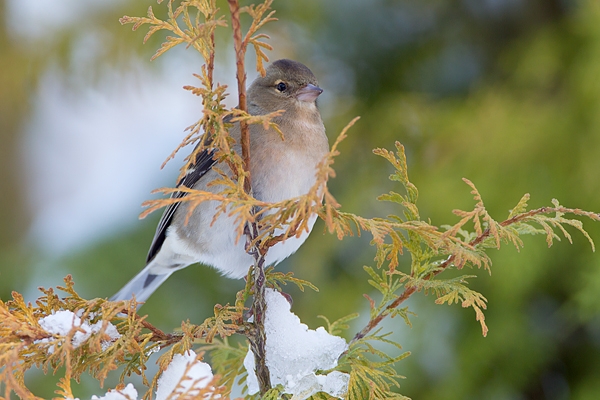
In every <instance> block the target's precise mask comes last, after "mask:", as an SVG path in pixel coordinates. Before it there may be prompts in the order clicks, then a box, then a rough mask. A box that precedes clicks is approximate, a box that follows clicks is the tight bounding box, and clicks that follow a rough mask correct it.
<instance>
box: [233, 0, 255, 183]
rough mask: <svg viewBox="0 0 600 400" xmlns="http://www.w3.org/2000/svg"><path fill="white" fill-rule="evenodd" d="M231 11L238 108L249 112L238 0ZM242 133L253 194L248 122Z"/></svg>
mask: <svg viewBox="0 0 600 400" xmlns="http://www.w3.org/2000/svg"><path fill="white" fill-rule="evenodd" d="M227 2H228V3H229V11H230V12H231V28H232V29H233V47H234V49H235V64H236V78H237V84H238V99H239V104H238V108H239V109H240V110H242V111H244V112H247V111H248V105H247V103H246V70H245V67H244V59H245V56H246V45H245V42H243V41H242V25H241V24H240V5H239V4H238V0H227ZM240 131H241V137H242V143H241V145H242V159H243V160H244V171H245V172H246V173H247V176H246V180H245V181H244V190H245V191H246V193H250V192H251V188H252V185H251V180H250V130H249V129H248V124H247V123H246V121H243V120H242V121H240Z"/></svg>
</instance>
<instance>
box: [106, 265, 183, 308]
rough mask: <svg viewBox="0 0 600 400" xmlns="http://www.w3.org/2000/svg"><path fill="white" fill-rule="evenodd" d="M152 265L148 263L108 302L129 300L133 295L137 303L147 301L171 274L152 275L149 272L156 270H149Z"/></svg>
mask: <svg viewBox="0 0 600 400" xmlns="http://www.w3.org/2000/svg"><path fill="white" fill-rule="evenodd" d="M152 264H153V263H149V264H148V265H147V266H146V268H144V269H143V270H142V271H141V272H140V273H139V274H137V275H136V276H135V277H134V278H133V279H132V280H130V281H129V282H128V283H127V284H126V285H125V286H123V288H122V289H121V290H119V291H118V292H117V293H116V294H115V295H114V296H113V297H111V298H110V300H111V301H119V300H131V299H132V298H133V296H134V295H135V300H136V301H137V302H144V301H146V300H148V297H150V295H151V294H152V293H154V291H155V290H156V289H158V287H159V286H160V285H161V284H162V283H163V282H164V281H165V280H167V278H168V277H169V276H170V275H171V274H172V272H171V271H169V272H167V273H164V274H156V273H153V272H151V270H152V269H156V268H151V267H153V265H152ZM173 272H174V271H173Z"/></svg>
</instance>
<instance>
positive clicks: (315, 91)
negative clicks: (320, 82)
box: [296, 83, 323, 102]
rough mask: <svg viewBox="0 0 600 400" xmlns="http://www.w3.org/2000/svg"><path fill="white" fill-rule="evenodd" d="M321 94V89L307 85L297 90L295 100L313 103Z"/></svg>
mask: <svg viewBox="0 0 600 400" xmlns="http://www.w3.org/2000/svg"><path fill="white" fill-rule="evenodd" d="M321 93H323V89H321V88H320V87H318V86H315V85H311V84H310V83H308V84H307V85H306V86H304V87H303V88H300V90H298V94H297V95H296V98H297V99H298V100H300V101H306V102H313V101H315V100H316V99H317V97H319V95H320V94H321Z"/></svg>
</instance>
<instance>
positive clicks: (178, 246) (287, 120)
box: [111, 59, 329, 302]
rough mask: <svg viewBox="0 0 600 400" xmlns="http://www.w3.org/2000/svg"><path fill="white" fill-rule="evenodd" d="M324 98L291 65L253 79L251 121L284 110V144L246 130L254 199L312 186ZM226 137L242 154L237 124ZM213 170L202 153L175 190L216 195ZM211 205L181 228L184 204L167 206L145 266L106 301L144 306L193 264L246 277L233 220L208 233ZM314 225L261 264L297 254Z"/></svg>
mask: <svg viewBox="0 0 600 400" xmlns="http://www.w3.org/2000/svg"><path fill="white" fill-rule="evenodd" d="M322 92H323V90H322V89H321V88H319V86H318V83H317V79H316V78H315V76H314V75H313V73H312V72H311V71H310V69H308V68H307V67H306V66H305V65H303V64H301V63H299V62H296V61H292V60H285V59H283V60H277V61H275V62H273V63H272V64H271V65H270V66H269V67H268V68H267V70H266V76H265V77H260V76H259V77H258V78H257V79H256V80H254V82H252V84H251V86H250V88H249V89H248V92H247V102H248V112H249V113H250V114H252V115H264V114H268V113H272V112H274V111H277V110H285V112H284V113H283V114H282V115H280V116H278V117H275V118H274V119H273V120H272V121H273V122H275V123H276V124H277V125H278V126H279V127H280V129H281V131H282V132H283V134H284V137H285V138H284V140H282V139H281V136H280V135H279V133H278V132H277V131H275V129H265V128H264V127H263V125H262V124H251V125H249V129H250V157H251V159H250V174H251V178H252V190H253V195H254V197H255V198H256V199H258V200H261V201H264V202H271V203H275V202H279V201H283V200H287V199H290V198H293V197H296V196H301V195H303V194H306V193H307V192H308V191H309V189H310V188H311V187H312V186H313V185H314V183H315V180H316V178H315V173H316V166H317V164H318V163H319V161H321V160H322V159H323V157H324V156H325V154H326V153H327V152H328V150H329V144H328V141H327V136H326V135H325V127H324V126H323V121H322V120H321V115H320V113H319V110H318V108H317V103H316V101H317V97H319V95H320V94H321V93H322ZM229 135H230V136H231V137H233V138H234V139H235V141H236V145H235V146H234V148H235V149H236V151H238V152H239V153H241V147H240V144H239V143H240V136H241V133H240V126H239V123H236V124H234V125H233V127H232V128H230V130H229ZM214 166H218V167H219V168H220V169H221V170H226V167H225V166H223V165H220V164H219V163H217V160H215V159H214V158H213V151H211V150H210V149H206V150H204V151H203V152H202V153H200V154H199V155H198V156H197V157H196V161H195V163H194V164H193V166H192V167H191V168H189V169H188V171H187V172H186V175H185V176H184V177H183V178H182V179H181V181H180V182H179V183H178V185H177V186H178V187H180V186H185V187H188V188H194V189H198V190H204V191H211V192H214V193H218V192H219V191H221V190H222V187H221V188H220V187H219V186H207V185H208V183H210V182H211V181H213V180H214V179H216V178H219V177H220V176H219V174H218V173H217V172H216V171H214V170H213V167H214ZM185 195H186V194H185V193H183V192H177V193H175V194H173V196H174V197H183V196H185ZM217 205H218V204H217V203H216V202H215V201H205V202H203V203H201V204H200V205H198V206H197V207H196V208H195V209H194V210H193V211H192V214H191V216H190V217H189V219H188V221H187V223H186V216H187V214H188V209H189V208H188V207H189V204H188V203H187V202H181V203H175V204H172V205H170V206H168V207H167V208H166V209H165V211H164V214H163V216H162V218H161V220H160V222H159V224H158V227H157V229H156V234H155V235H154V239H153V241H152V244H151V245H150V251H149V252H148V257H147V264H146V267H145V268H144V269H143V270H142V271H141V272H140V273H139V274H137V275H136V276H135V277H134V278H133V279H132V280H131V281H129V283H127V284H126V285H125V286H124V287H123V288H122V289H121V290H120V291H119V292H118V293H117V294H115V295H114V296H113V297H112V298H111V300H127V299H131V298H132V296H133V295H135V298H136V300H137V301H140V302H143V301H146V300H147V299H148V297H149V296H150V295H151V294H152V293H153V292H154V291H155V290H156V289H157V288H158V287H159V286H160V285H161V284H162V283H163V282H164V281H165V280H166V279H167V278H168V277H169V276H170V275H171V274H172V273H173V272H175V271H177V270H179V269H182V268H185V267H187V266H188V265H190V264H194V263H202V264H205V265H209V266H212V267H214V268H216V269H217V270H218V271H220V272H221V273H222V274H223V275H225V276H228V277H231V278H241V277H243V276H245V275H246V273H247V272H248V269H249V268H250V266H251V265H252V264H253V263H254V258H253V257H252V256H251V255H249V254H248V253H247V252H246V250H245V241H244V240H239V241H237V243H236V238H237V232H236V225H235V223H234V217H230V216H227V215H224V214H221V215H220V216H219V217H218V218H217V220H216V221H215V223H214V224H212V226H211V222H212V220H213V217H214V215H215V212H216V207H217ZM315 220H316V216H312V217H311V218H310V221H309V224H308V226H309V232H303V233H302V235H301V236H300V237H290V238H288V239H287V240H285V241H283V242H280V243H277V244H275V245H274V246H273V247H271V248H270V249H269V251H268V252H267V254H266V256H265V263H266V265H275V264H277V263H279V262H280V261H282V260H284V259H285V258H287V257H288V256H290V255H291V254H293V253H294V252H295V251H296V250H298V248H299V247H300V246H301V245H302V243H304V241H305V240H306V238H307V237H308V234H309V233H310V230H312V227H313V225H314V223H315Z"/></svg>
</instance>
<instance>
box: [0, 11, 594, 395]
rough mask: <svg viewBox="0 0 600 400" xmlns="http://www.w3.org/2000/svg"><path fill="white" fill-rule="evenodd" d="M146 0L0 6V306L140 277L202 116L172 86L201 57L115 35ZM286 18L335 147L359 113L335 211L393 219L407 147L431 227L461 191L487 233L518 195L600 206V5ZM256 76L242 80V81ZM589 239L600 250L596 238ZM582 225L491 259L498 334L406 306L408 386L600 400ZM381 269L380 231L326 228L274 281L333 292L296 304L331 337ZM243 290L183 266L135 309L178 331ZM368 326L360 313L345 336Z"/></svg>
mask: <svg viewBox="0 0 600 400" xmlns="http://www.w3.org/2000/svg"><path fill="white" fill-rule="evenodd" d="M149 5H153V6H154V9H155V13H156V14H157V15H163V16H164V14H165V12H164V10H165V6H164V5H160V6H156V3H155V2H154V1H146V0H144V1H140V0H137V1H132V0H120V1H117V0H105V1H97V0H62V1H60V2H57V1H50V0H4V1H0V16H1V18H0V143H1V145H0V201H1V207H0V221H1V223H0V298H1V299H2V300H7V299H9V298H10V293H11V291H12V290H16V291H18V292H21V293H23V294H24V295H25V296H26V299H27V300H29V301H33V300H34V299H35V298H36V297H37V289H36V288H37V287H39V286H44V287H49V286H56V285H58V284H60V283H61V282H62V278H63V277H64V276H65V275H66V274H72V275H73V277H74V280H75V282H76V288H77V289H78V291H79V292H80V294H82V295H83V296H85V297H88V298H93V297H108V296H110V295H112V294H113V293H114V292H115V291H116V290H117V289H119V288H120V287H121V285H123V284H124V283H125V282H126V281H127V280H128V279H130V277H132V276H133V275H134V274H135V273H136V272H137V271H138V270H139V269H140V268H141V267H142V266H143V263H144V259H145V255H146V251H147V248H148V246H149V243H150V241H151V238H152V236H153V231H154V228H155V225H156V222H157V220H158V218H159V215H158V214H156V215H153V216H151V217H149V218H147V219H146V220H142V221H139V220H138V218H137V216H138V214H139V213H140V211H141V207H140V203H141V202H142V201H143V200H145V199H148V198H151V197H152V196H153V195H151V194H150V191H151V190H152V189H153V188H156V187H161V186H168V185H172V184H173V182H174V179H175V177H176V175H177V170H178V168H179V166H180V164H181V160H182V158H183V156H184V154H182V155H179V156H178V158H177V159H176V160H174V161H172V162H170V163H169V164H168V165H167V167H166V168H165V169H163V170H160V165H161V163H162V161H163V160H164V159H165V158H166V157H167V156H168V154H170V152H171V151H172V149H173V148H174V147H175V146H176V145H177V144H178V142H179V141H180V139H181V138H182V136H183V130H184V128H185V127H186V126H188V125H190V124H191V123H193V122H194V121H195V120H197V119H198V118H199V113H200V110H201V104H200V102H199V99H198V98H195V97H194V96H192V95H191V94H189V93H187V92H185V91H184V90H182V89H181V87H182V86H183V85H185V84H193V83H194V79H195V78H193V77H192V75H191V74H192V73H193V72H197V71H199V69H200V65H201V59H200V57H199V56H198V55H197V54H194V53H193V50H191V49H189V50H186V49H185V48H183V47H182V48H177V49H175V50H174V51H170V52H168V53H167V54H166V55H165V56H162V57H160V58H159V59H158V60H156V61H153V62H150V61H149V58H150V56H151V55H152V54H153V53H154V51H155V50H156V48H157V47H158V45H159V43H160V40H161V39H162V38H164V35H160V34H158V35H156V36H155V37H154V38H153V39H151V40H150V41H149V42H148V43H147V44H145V45H142V38H143V36H144V34H145V29H143V28H142V29H140V31H137V32H134V33H132V32H131V28H130V26H121V25H120V24H119V23H118V18H119V17H121V16H122V15H132V16H142V15H144V14H145V13H146V10H147V8H148V6H149ZM220 6H221V8H222V9H223V10H226V9H227V5H226V2H224V1H223V2H222V4H221V5H220ZM274 7H275V9H277V15H276V16H277V17H278V18H279V22H276V23H273V24H271V25H270V26H269V27H268V29H267V30H266V31H267V32H268V33H269V34H270V35H271V37H272V41H271V43H272V44H273V45H274V46H275V50H274V51H273V52H272V53H271V54H270V57H271V58H272V59H277V58H282V57H288V58H294V59H297V60H299V61H302V62H304V63H305V64H307V65H308V66H310V67H311V69H312V70H313V71H314V72H315V74H316V75H317V76H318V77H319V79H320V84H321V86H322V87H323V88H324V89H325V93H324V94H323V95H322V97H321V99H320V106H321V109H322V113H323V116H324V119H325V124H326V126H327V129H328V132H329V136H330V138H334V137H335V136H336V135H337V133H338V132H339V131H340V129H341V127H343V126H344V125H345V124H346V123H347V122H348V121H349V120H350V119H351V118H352V117H354V116H356V115H360V116H362V119H361V120H360V121H359V122H358V123H357V125H356V126H355V127H354V128H352V130H351V131H350V135H349V138H348V139H347V140H346V141H344V142H343V144H342V145H341V148H340V150H341V152H342V154H341V155H340V156H339V158H338V160H337V162H336V165H335V167H336V170H337V178H336V179H335V180H334V181H333V182H332V183H331V191H332V192H333V193H334V195H335V196H336V197H337V199H338V200H339V202H340V203H341V204H342V205H343V209H345V210H347V211H351V212H354V213H358V214H361V215H364V216H369V217H371V216H385V215H387V214H389V213H400V212H401V210H396V209H394V208H392V207H391V206H390V205H388V204H381V203H378V202H377V201H376V200H375V197H376V196H377V195H378V194H380V193H384V192H387V191H389V190H399V188H397V187H396V186H395V185H394V184H393V183H392V182H390V181H388V180H387V175H388V174H389V173H390V167H389V166H388V165H386V162H385V161H383V160H382V159H379V158H377V157H376V156H374V155H372V154H371V149H372V148H374V147H386V148H390V149H392V148H393V144H394V141H395V140H399V141H401V142H402V143H403V144H404V145H405V146H406V149H407V155H408V162H409V166H410V176H411V179H412V181H413V182H414V183H415V184H416V185H417V187H418V188H419V190H420V199H419V205H420V209H421V215H422V216H423V217H424V218H430V219H431V221H432V223H434V224H437V225H441V224H452V223H454V222H456V220H457V218H456V217H454V216H453V215H452V214H451V210H452V209H455V208H461V209H469V208H470V207H472V205H473V200H472V196H471V195H470V194H469V188H468V187H467V186H466V185H465V184H464V183H463V182H462V181H461V178H462V177H467V178H469V179H471V180H472V181H473V182H474V183H475V184H476V185H477V187H478V188H479V190H480V192H481V193H482V195H483V197H484V200H485V202H486V205H487V207H488V209H489V211H490V212H491V213H492V215H494V216H495V217H496V219H503V218H504V217H505V216H506V215H507V212H508V210H509V209H510V208H512V207H513V206H514V205H515V204H516V202H517V201H518V200H519V198H520V197H521V196H522V195H523V194H524V193H526V192H529V193H531V196H532V200H531V202H530V204H531V206H532V207H539V206H542V205H547V204H550V200H551V199H552V198H554V197H556V198H558V199H559V200H560V201H561V202H562V203H563V204H564V205H566V206H569V207H579V208H583V209H588V210H592V211H600V200H599V199H600V177H599V173H600V2H598V1H597V0H581V1H577V0H445V1H440V0H420V1H409V0H396V1H392V0H373V1H360V0H329V1H321V0H304V1H302V2H299V1H298V2H296V1H294V2H292V1H281V0H280V1H276V2H275V4H274ZM229 36H230V33H229V31H228V30H227V29H221V31H220V33H219V36H218V42H219V46H220V53H219V54H218V57H217V63H218V68H217V71H216V78H217V80H218V81H220V82H223V83H228V84H229V85H230V87H235V85H234V81H233V73H232V72H233V64H234V63H233V57H232V51H231V50H230V49H229V47H230V45H231V43H230V39H229ZM250 62H251V60H250ZM255 75H256V74H255V73H254V72H253V71H251V70H250V71H249V80H251V79H253V78H254V76H255ZM233 97H234V96H232V98H233ZM230 101H231V103H230V104H229V105H230V106H231V105H234V103H235V101H234V100H230ZM184 153H185V150H184ZM586 226H587V229H588V230H589V232H590V234H591V236H592V237H593V238H594V239H595V241H596V242H597V243H600V225H599V224H593V223H587V225H586ZM572 233H573V234H574V239H575V243H574V244H572V245H571V244H569V243H568V242H567V241H566V240H563V241H562V242H559V243H556V245H555V246H554V247H552V248H550V249H548V248H547V246H546V244H545V241H544V238H543V237H541V236H539V237H530V238H526V239H525V248H524V249H522V250H521V251H520V252H517V251H516V250H515V249H514V248H509V246H506V247H505V248H503V249H502V250H500V251H492V252H491V256H492V259H493V262H494V265H493V268H492V271H493V272H492V275H491V276H489V275H488V274H487V273H485V272H484V271H476V273H477V274H478V275H479V277H478V278H477V279H475V280H474V281H473V283H472V286H473V287H474V288H475V289H477V290H479V291H481V292H482V293H483V294H484V295H485V296H486V297H487V299H488V300H489V308H488V310H487V312H486V317H487V319H486V321H487V324H488V326H489V328H490V332H489V334H488V336H487V337H486V338H483V337H482V335H481V330H480V327H479V324H478V323H477V322H476V321H475V318H474V314H473V312H472V311H471V310H465V309H461V308H460V306H456V305H454V306H435V305H433V300H434V299H433V297H431V296H429V297H427V296H425V295H423V294H417V295H415V296H413V297H414V298H412V299H411V300H410V302H409V305H410V307H411V310H412V311H414V312H416V313H417V314H418V316H417V317H415V318H413V320H412V321H413V326H412V328H409V327H407V326H405V325H404V324H403V322H402V321H399V320H392V321H389V323H388V324H387V325H386V329H389V330H392V331H393V332H394V335H395V336H394V337H395V338H397V339H398V340H399V341H400V342H401V343H402V344H403V346H404V349H405V350H407V351H411V352H412V355H411V356H410V357H409V358H408V359H406V360H404V361H401V362H400V363H398V371H399V373H400V374H402V375H404V376H406V379H405V380H404V381H402V386H401V388H400V391H401V393H403V394H404V395H407V396H410V397H412V398H414V399H420V400H425V399H499V400H500V399H502V400H504V399H506V400H508V399H519V400H520V399H553V400H555V399H556V400H558V399H597V398H598V396H599V394H600V255H598V254H594V253H593V252H592V251H591V249H590V246H589V244H588V243H587V240H585V238H583V237H582V236H581V235H580V234H578V233H576V232H572ZM373 256H374V252H373V249H372V248H371V247H370V246H369V237H368V235H365V236H363V237H360V238H357V237H353V238H347V239H346V240H344V241H342V242H340V241H338V240H337V239H336V238H335V237H333V236H331V235H329V234H326V233H323V224H322V222H319V223H318V224H317V226H316V228H315V231H314V232H313V234H312V236H311V237H310V238H309V239H308V241H307V243H306V244H305V245H304V246H303V247H302V248H301V250H300V251H299V252H298V253H297V254H296V255H294V256H293V257H291V258H290V259H288V260H287V261H285V262H284V263H283V264H282V265H281V266H280V267H279V268H281V269H283V270H292V271H294V272H295V274H296V276H298V277H300V278H303V279H308V280H310V281H312V282H313V283H315V284H316V285H317V286H318V287H319V288H320V291H319V292H318V293H314V292H310V291H309V292H305V293H300V292H298V291H297V290H295V289H294V288H289V292H290V293H291V294H292V295H293V297H294V311H295V312H296V313H297V314H298V315H299V316H300V317H301V318H302V319H303V321H305V322H306V323H307V324H308V325H309V326H311V327H313V328H315V327H317V326H319V325H321V324H322V321H321V320H319V319H318V318H317V317H316V315H318V314H323V315H326V316H327V317H328V318H330V319H337V318H339V317H342V316H344V315H347V314H349V313H351V312H354V311H356V310H359V311H360V312H362V313H363V315H366V314H367V309H366V307H367V304H366V301H365V300H364V298H363V296H362V294H363V293H369V294H370V295H372V296H376V294H375V293H372V290H371V288H370V287H369V285H368V284H367V283H366V278H367V277H366V274H365V273H364V272H363V269H362V266H363V265H371V264H372V259H373ZM467 272H470V271H467ZM240 287H241V282H237V281H232V280H228V279H225V278H222V277H220V276H218V274H217V273H215V272H214V271H212V270H211V269H208V268H205V267H192V268H188V269H186V270H184V271H181V272H178V273H176V274H175V275H173V276H172V277H171V278H170V279H169V280H168V281H167V283H166V284H164V285H163V286H162V287H161V288H160V289H159V290H158V292H157V293H156V294H155V295H154V296H153V297H152V298H151V299H150V300H149V301H148V303H147V304H146V305H145V306H144V307H143V308H142V312H143V313H147V314H149V315H150V316H149V320H150V321H151V322H153V323H154V324H156V325H158V326H159V327H161V328H163V329H167V330H169V329H172V328H174V327H176V326H178V325H179V323H180V321H181V320H182V319H188V318H189V319H190V320H191V321H194V322H201V321H203V320H204V318H206V317H208V316H209V315H210V313H211V310H212V305H213V304H215V303H221V304H223V303H227V302H232V301H233V300H234V294H235V292H236V291H237V290H239V289H240ZM361 324H364V317H363V318H362V319H359V320H358V321H356V322H355V323H354V324H353V326H352V328H351V329H350V331H349V332H348V333H347V336H348V338H350V337H351V336H352V334H353V333H354V332H356V331H357V330H358V329H360V327H361V326H362V325H361ZM115 378H116V377H115ZM27 381H28V382H29V384H30V386H31V387H32V388H33V390H34V392H35V393H36V394H38V395H39V396H41V397H44V398H49V397H52V396H53V390H54V389H55V387H53V386H52V385H53V382H54V378H53V377H44V376H43V375H42V374H41V373H36V372H34V373H31V374H29V375H28V376H27ZM114 383H115V380H112V381H111V382H108V384H114ZM92 393H96V394H100V393H103V391H102V390H101V389H100V388H99V386H98V384H97V383H95V382H93V381H92V380H91V379H83V381H82V382H81V384H80V385H79V386H78V387H77V389H76V395H78V396H80V398H89V396H90V395H91V394H92Z"/></svg>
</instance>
